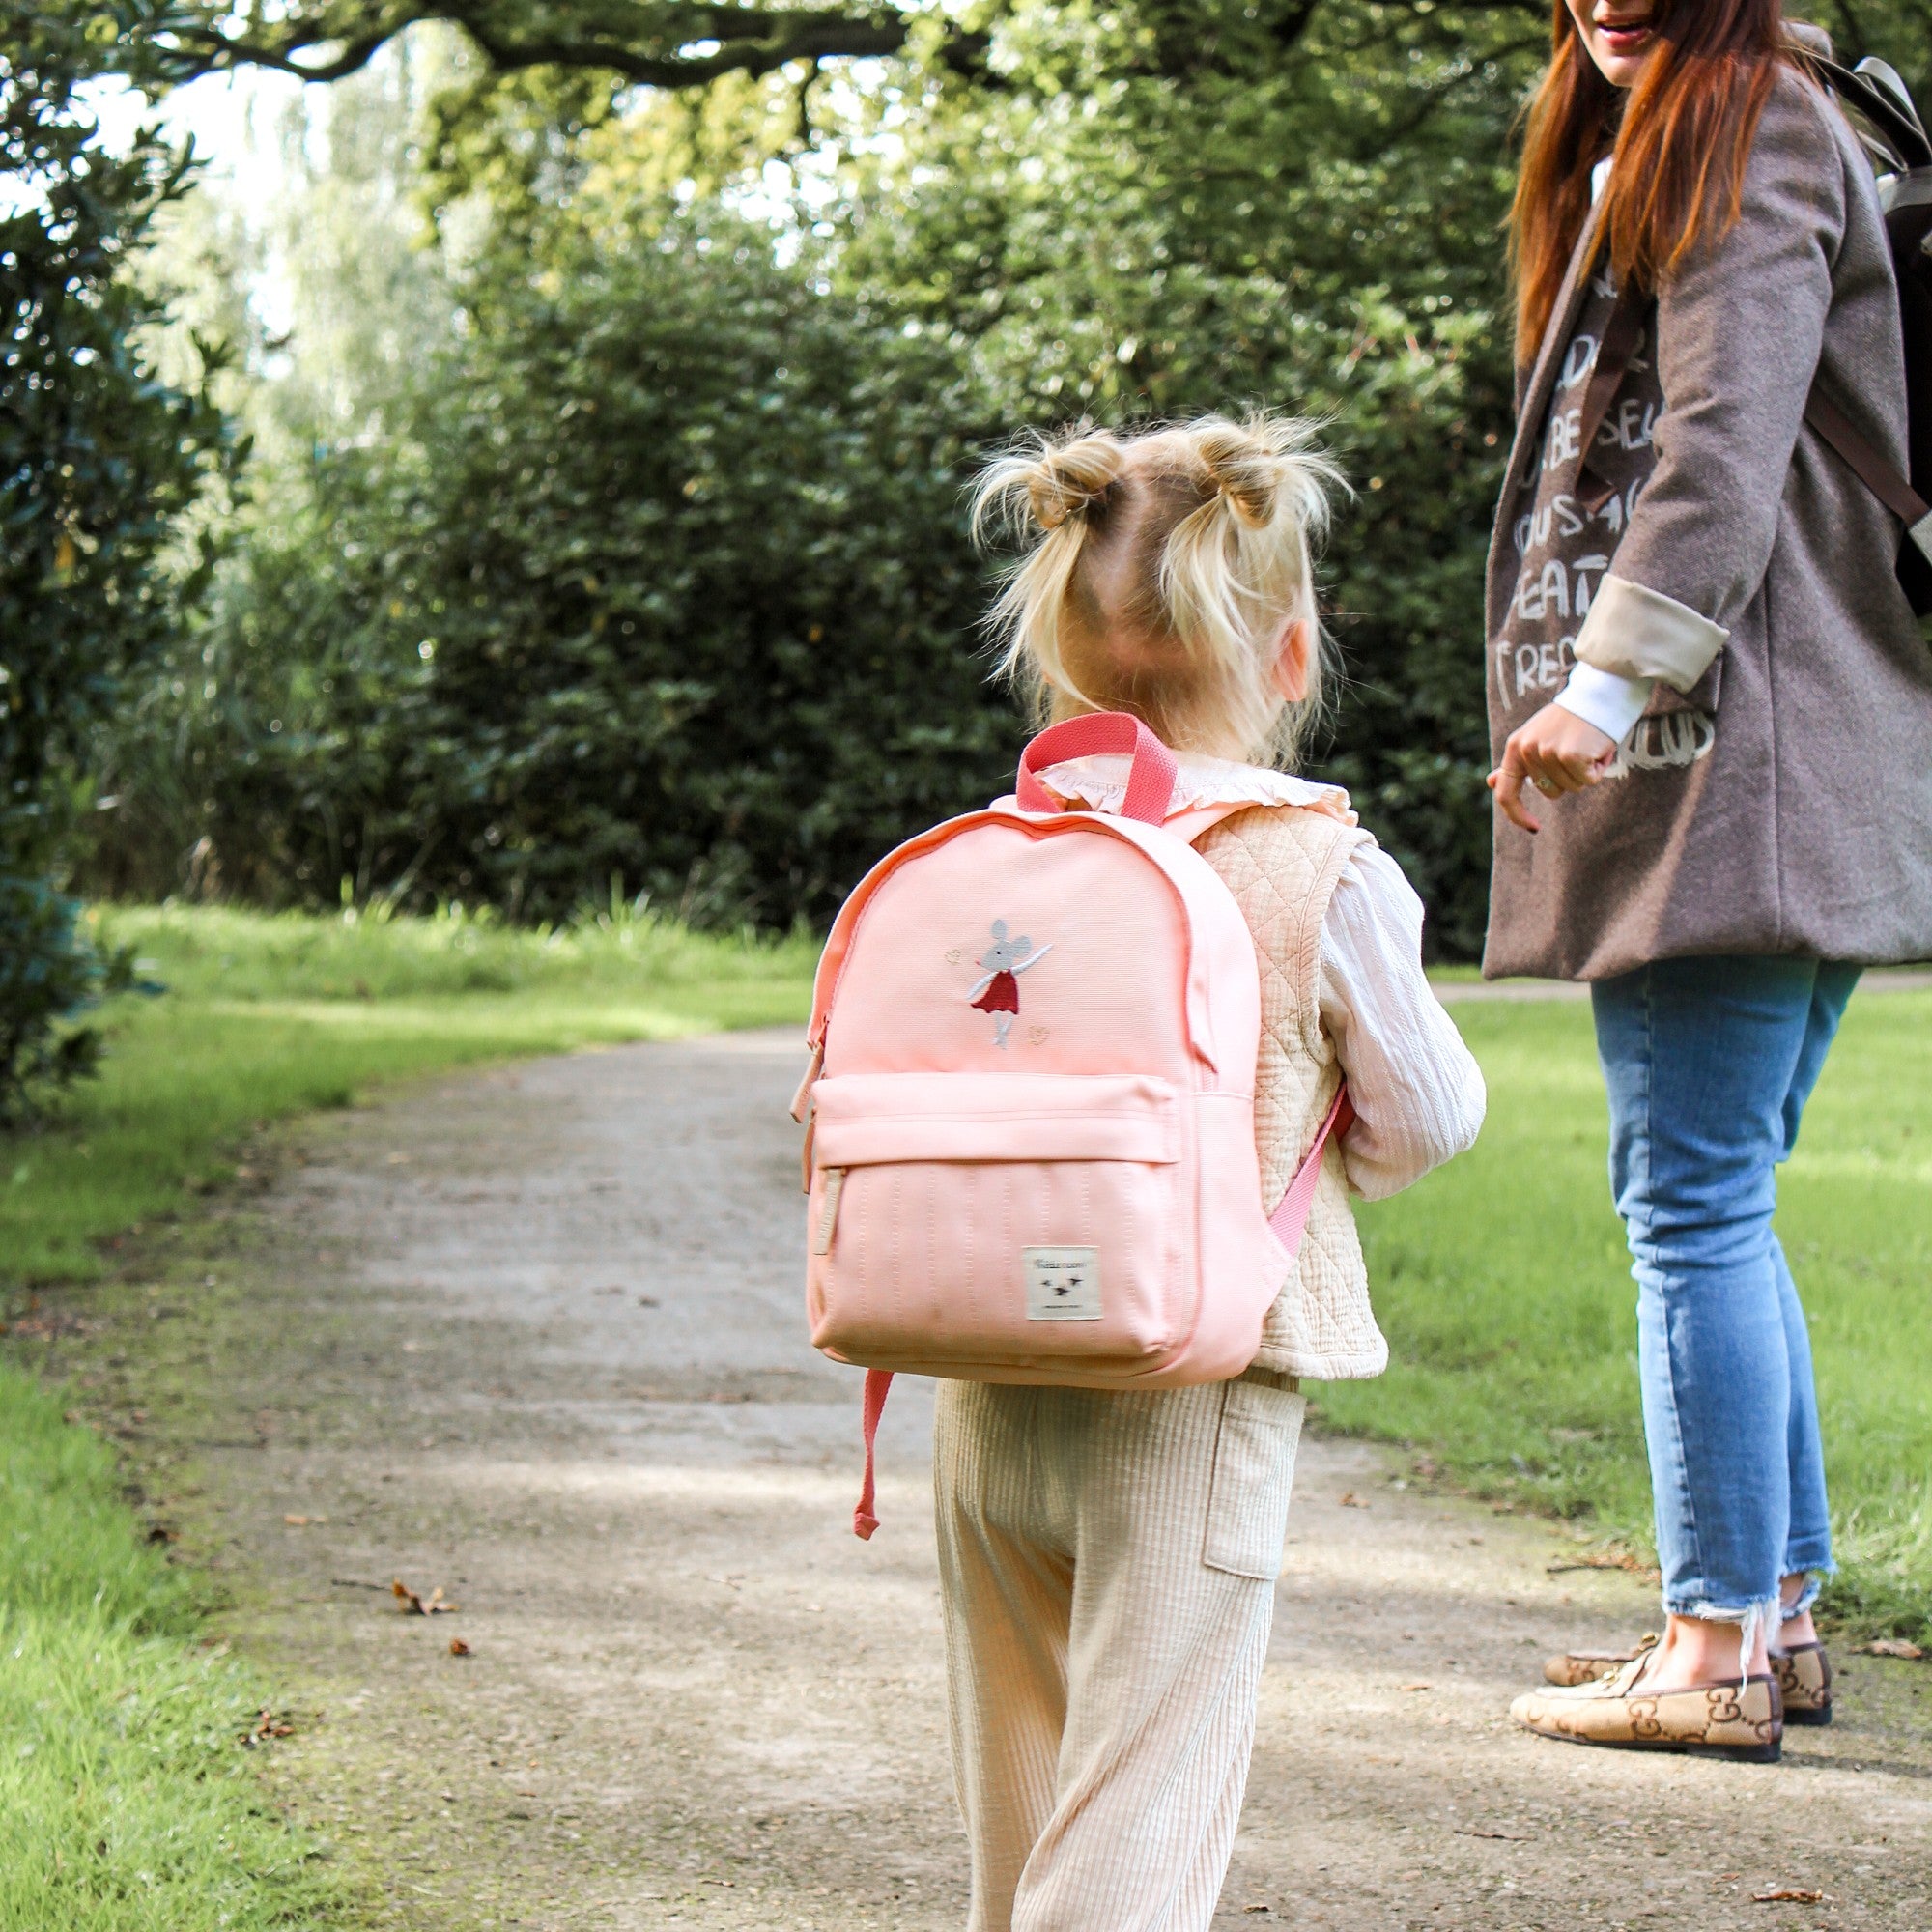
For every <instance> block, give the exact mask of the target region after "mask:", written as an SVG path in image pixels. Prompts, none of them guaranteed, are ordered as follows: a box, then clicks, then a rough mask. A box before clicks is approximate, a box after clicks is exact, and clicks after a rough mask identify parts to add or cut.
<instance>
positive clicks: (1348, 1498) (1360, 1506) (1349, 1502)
mask: <svg viewBox="0 0 1932 1932" xmlns="http://www.w3.org/2000/svg"><path fill="white" fill-rule="evenodd" d="M1342 1507H1343V1508H1344V1509H1349V1510H1365V1509H1367V1508H1368V1504H1367V1503H1365V1502H1364V1501H1363V1500H1362V1499H1361V1497H1360V1496H1358V1495H1357V1494H1356V1493H1355V1492H1354V1491H1353V1490H1344V1491H1343V1492H1342Z"/></svg>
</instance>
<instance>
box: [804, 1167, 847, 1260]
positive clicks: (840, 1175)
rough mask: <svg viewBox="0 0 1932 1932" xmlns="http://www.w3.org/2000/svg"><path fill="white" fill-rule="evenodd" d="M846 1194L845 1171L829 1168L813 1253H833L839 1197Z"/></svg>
mask: <svg viewBox="0 0 1932 1932" xmlns="http://www.w3.org/2000/svg"><path fill="white" fill-rule="evenodd" d="M844 1192H845V1170H844V1169H843V1168H842V1167H828V1168H827V1169H826V1170H825V1192H824V1194H823V1195H822V1196H821V1197H820V1200H819V1204H818V1226H817V1228H816V1230H815V1231H814V1232H813V1234H812V1236H811V1252H812V1253H813V1254H815V1255H826V1254H830V1253H831V1252H832V1236H833V1234H834V1232H835V1231H836V1230H837V1228H838V1197H839V1196H840V1195H841V1194H843V1193H844Z"/></svg>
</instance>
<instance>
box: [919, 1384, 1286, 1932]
mask: <svg viewBox="0 0 1932 1932" xmlns="http://www.w3.org/2000/svg"><path fill="white" fill-rule="evenodd" d="M1302 1408H1303V1398H1302V1397H1301V1396H1300V1395H1299V1394H1298V1393H1296V1392H1295V1388H1294V1383H1293V1379H1292V1378H1289V1377H1285V1376H1273V1375H1269V1374H1267V1373H1266V1372H1265V1371H1258V1370H1251V1371H1250V1372H1249V1374H1248V1376H1247V1377H1245V1378H1241V1379H1239V1380H1236V1381H1231V1382H1212V1383H1208V1384H1205V1385H1203V1386H1201V1387H1197V1388H1180V1389H1150V1390H1143V1391H1132V1392H1119V1391H1113V1390H1092V1389H1066V1388H1022V1387H1004V1386H998V1387H996V1386H991V1385H987V1384H982V1383H976V1382H957V1381H947V1382H942V1383H941V1384H940V1389H939V1403H938V1411H937V1418H936V1422H935V1428H934V1443H933V1447H934V1454H933V1481H934V1488H935V1492H936V1500H937V1519H938V1529H939V1565H940V1578H941V1585H942V1595H943V1601H944V1609H945V1624H946V1659H947V1685H948V1692H949V1697H950V1702H951V1707H952V1754H953V1769H954V1775H955V1776H956V1778H957V1781H958V1788H959V1803H960V1807H961V1809H962V1810H963V1811H964V1812H965V1815H966V1829H967V1833H968V1836H969V1838H970V1840H971V1843H972V1853H973V1904H972V1913H971V1918H970V1920H969V1923H970V1927H971V1932H1205V1928H1206V1927H1207V1926H1208V1922H1209V1920H1210V1919H1211V1918H1213V1915H1214V1905H1215V1901H1216V1899H1217V1898H1218V1897H1219V1896H1220V1891H1221V1882H1222V1879H1223V1878H1224V1877H1225V1875H1226V1873H1227V1868H1228V1860H1229V1857H1230V1855H1231V1853H1232V1852H1233V1849H1234V1842H1235V1828H1236V1824H1237V1822H1238V1821H1239V1818H1240V1812H1241V1795H1242V1792H1243V1790H1244V1788H1245V1786H1246V1783H1247V1776H1248V1759H1249V1755H1250V1753H1251V1752H1252V1750H1253V1747H1254V1734H1255V1700H1256V1696H1257V1693H1258V1691H1259V1689H1260V1685H1261V1673H1262V1662H1263V1660H1264V1657H1265V1656H1266V1653H1267V1644H1268V1633H1269V1630H1270V1628H1271V1626H1272V1624H1273V1620H1274V1579H1275V1577H1276V1575H1277V1574H1278V1572H1279V1570H1280V1567H1281V1552H1282V1543H1283V1540H1284V1538H1285V1536H1286V1534H1287V1529H1288V1502H1289V1492H1290V1489H1291V1487H1292V1484H1293V1475H1294V1453H1295V1448H1296V1445H1297V1443H1298V1441H1299V1439H1300V1435H1301V1415H1302Z"/></svg>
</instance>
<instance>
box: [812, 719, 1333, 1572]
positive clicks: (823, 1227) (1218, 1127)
mask: <svg viewBox="0 0 1932 1932" xmlns="http://www.w3.org/2000/svg"><path fill="white" fill-rule="evenodd" d="M1100 752H1131V753H1132V754H1133V763H1132V773H1131V777H1130V779H1129V781H1128V786H1127V796H1126V803H1125V808H1124V811H1123V813H1122V814H1121V815H1118V816H1117V815H1115V814H1112V813H1105V812H1097V811H1066V810H1062V809H1061V807H1060V805H1059V803H1058V802H1057V801H1056V800H1055V799H1054V798H1052V797H1051V796H1050V795H1049V794H1048V793H1047V792H1046V790H1045V789H1044V788H1043V787H1042V786H1041V785H1040V783H1039V781H1038V780H1037V777H1036V774H1037V772H1039V771H1041V770H1044V769H1045V768H1046V767H1048V766H1050V765H1052V764H1054V763H1057V762H1058V761H1060V760H1061V759H1064V758H1071V757H1081V756H1085V755H1087V754H1089V753H1100ZM1175 778H1176V764H1175V759H1174V754H1173V753H1171V752H1169V751H1168V749H1167V748H1166V746H1164V745H1163V744H1161V743H1160V741H1159V740H1158V739H1157V738H1155V737H1154V736H1153V734H1152V733H1151V731H1149V730H1148V729H1147V727H1146V726H1145V725H1142V724H1140V723H1139V721H1138V720H1136V719H1133V718H1131V717H1128V716H1126V715H1125V714H1122V713H1114V712H1110V713H1102V714H1098V715H1094V716H1090V717H1083V718H1077V719H1072V720H1070V721H1068V722H1067V723H1066V724H1064V725H1055V726H1054V727H1053V728H1052V729H1050V730H1047V731H1044V732H1042V733H1041V734H1040V735H1039V736H1038V737H1037V738H1036V739H1034V741H1033V742H1032V743H1031V744H1030V745H1029V746H1028V747H1027V749H1026V751H1025V753H1024V754H1023V755H1022V757H1021V759H1020V769H1019V783H1018V786H1017V790H1016V795H1015V799H1014V800H1013V801H1011V802H1009V801H1006V800H1001V801H999V802H997V803H995V804H994V805H993V806H992V807H990V808H989V809H988V810H984V811H975V812H969V813H967V814H966V816H964V817H963V818H953V819H949V820H948V821H947V822H946V823H945V824H943V825H937V826H934V827H933V829H932V830H931V831H930V832H927V833H924V834H923V835H922V836H921V837H919V838H914V839H911V840H909V841H908V842H907V843H906V844H904V845H901V846H900V847H899V848H898V849H897V850H896V851H895V852H892V853H890V854H888V855H887V857H886V858H884V859H882V860H881V861H880V862H879V864H878V865H876V866H875V867H873V868H872V869H871V871H870V872H869V873H867V876H866V878H865V879H864V880H863V881H862V882H861V883H860V885H859V887H858V890H857V891H856V892H854V893H853V895H852V896H851V897H850V898H849V899H847V900H846V902H845V904H844V906H843V908H842V909H841V910H840V912H839V914H838V919H837V921H836V922H835V923H834V924H833V927H832V935H831V937H830V938H829V939H828V940H827V941H826V945H825V952H824V956H823V957H822V959H821V960H820V961H819V966H818V975H817V980H816V982H815V984H814V987H813V991H812V1014H811V1031H810V1035H809V1036H808V1042H809V1044H810V1047H811V1054H812V1057H811V1065H810V1069H809V1070H808V1071H807V1074H806V1077H805V1081H804V1083H803V1084H802V1086H801V1087H800V1089H799V1095H798V1099H797V1100H796V1101H795V1102H794V1104H793V1110H792V1111H793V1114H794V1116H795V1117H796V1118H798V1119H800V1120H807V1119H808V1117H809V1124H808V1128H807V1134H806V1143H805V1177H806V1186H807V1189H808V1192H809V1194H810V1205H809V1208H808V1212H807V1248H808V1260H807V1288H806V1302H807V1309H808V1313H809V1315H810V1321H811V1340H812V1344H813V1346H814V1347H816V1348H818V1349H821V1350H824V1351H825V1353H827V1354H828V1355H830V1356H832V1357H833V1359H834V1360H835V1361H840V1362H854V1363H863V1364H864V1365H865V1366H866V1367H867V1369H868V1371H869V1373H868V1374H867V1378H866V1396H865V1410H864V1415H865V1424H864V1433H865V1441H866V1477H865V1489H864V1493H863V1495H862V1496H861V1499H860V1503H859V1507H858V1509H857V1511H856V1512H855V1513H854V1517H853V1527H854V1529H855V1530H856V1531H857V1533H858V1534H859V1535H860V1536H862V1537H868V1536H870V1535H871V1533H872V1530H873V1529H874V1528H875V1527H876V1526H877V1518H876V1517H875V1516H874V1514H873V1508H872V1505H873V1494H874V1492H873V1470H872V1463H873V1437H874V1435H875V1434H876V1432H877V1428H878V1421H879V1414H880V1411H881V1410H882V1409H883V1408H884V1406H885V1400H886V1392H887V1390H888V1388H889V1387H890V1385H891V1382H892V1377H893V1374H894V1372H895V1371H897V1370H904V1371H907V1372H908V1373H911V1374H917V1375H929V1376H955V1377H959V1378H964V1379H966V1380H970V1381H988V1382H1051V1383H1057V1384H1060V1385H1062V1386H1070V1387H1077V1388H1120V1389H1129V1388H1159V1387H1163V1386H1170V1385H1173V1384H1177V1383H1182V1382H1207V1381H1220V1380H1225V1379H1227V1378H1230V1377H1233V1376H1237V1375H1239V1374H1240V1373H1241V1372H1242V1370H1244V1369H1245V1368H1247V1367H1248V1365H1249V1364H1250V1363H1251V1362H1253V1360H1254V1358H1255V1353H1256V1350H1258V1349H1259V1347H1260V1345H1261V1335H1262V1323H1263V1321H1264V1319H1265V1317H1266V1315H1267V1311H1268V1307H1269V1305H1270V1303H1272V1301H1273V1300H1274V1297H1275V1295H1276V1293H1277V1292H1278V1291H1279V1290H1280V1287H1281V1284H1282V1282H1283V1280H1284V1278H1285V1277H1286V1275H1287V1273H1288V1269H1289V1267H1290V1265H1291V1264H1292V1262H1293V1256H1294V1253H1295V1251H1296V1249H1297V1248H1298V1247H1299V1245H1300V1241H1301V1235H1302V1231H1303V1229H1304V1228H1305V1226H1306V1225H1307V1220H1308V1210H1309V1206H1310V1204H1311V1202H1312V1200H1313V1198H1314V1193H1315V1182H1316V1179H1317V1176H1318V1175H1319V1173H1320V1170H1321V1157H1322V1151H1323V1149H1324V1148H1325V1146H1326V1144H1327V1142H1328V1140H1329V1137H1330V1136H1331V1135H1334V1134H1339V1133H1343V1132H1346V1131H1347V1129H1348V1125H1349V1122H1350V1119H1351V1118H1352V1116H1351V1114H1350V1111H1349V1104H1348V1094H1347V1089H1346V1088H1345V1089H1344V1090H1343V1091H1342V1093H1341V1094H1338V1095H1337V1098H1336V1101H1335V1105H1334V1108H1333V1109H1332V1110H1331V1111H1330V1113H1329V1115H1328V1118H1327V1120H1325V1121H1324V1122H1322V1125H1321V1131H1320V1132H1319V1133H1318V1135H1317V1136H1316V1139H1315V1144H1314V1146H1313V1147H1312V1148H1311V1149H1310V1151H1309V1152H1308V1154H1307V1156H1306V1158H1305V1159H1304V1160H1303V1162H1302V1164H1301V1167H1300V1169H1299V1171H1298V1172H1297V1173H1296V1175H1295V1177H1294V1179H1293V1182H1292V1183H1291V1184H1290V1186H1289V1189H1288V1192H1287V1194H1286V1195H1285V1196H1284V1197H1283V1199H1282V1201H1281V1202H1280V1204H1279V1205H1278V1206H1277V1207H1276V1208H1275V1209H1274V1212H1273V1213H1272V1214H1271V1215H1270V1214H1269V1213H1268V1212H1267V1211H1266V1209H1265V1208H1264V1206H1263V1202H1262V1183H1261V1169H1260V1164H1259V1161H1258V1158H1257V1155H1256V1151H1255V1094H1254V1085H1255V1065H1256V1061H1257V1058H1258V1055H1259V1052H1260V1043H1261V976H1260V970H1259V967H1258V964H1257V961H1256V956H1255V946H1254V940H1253V938H1252V937H1251V936H1250V934H1249V931H1248V926H1247V923H1246V921H1245V920H1244V919H1243V918H1242V916H1241V912H1240V908H1239V907H1238V906H1237V905H1236V902H1235V898H1234V895H1232V894H1231V893H1230V892H1229V890H1228V888H1227V886H1226V885H1225V884H1224V883H1223V882H1222V880H1221V879H1220V877H1219V875H1218V874H1217V873H1216V872H1215V871H1214V869H1213V868H1212V867H1210V866H1209V865H1208V862H1207V861H1206V860H1205V859H1203V858H1202V857H1201V855H1200V854H1199V853H1198V852H1196V851H1195V850H1194V849H1193V847H1192V845H1191V844H1190V843H1189V842H1188V840H1189V839H1191V838H1197V837H1198V836H1199V835H1200V834H1201V833H1203V832H1205V831H1206V830H1207V829H1208V826H1209V825H1211V824H1214V823H1215V822H1217V821H1218V820H1219V819H1221V818H1223V817H1225V816H1227V815H1228V813H1230V812H1232V811H1237V810H1244V809H1245V808H1244V807H1242V806H1239V805H1226V806H1208V807H1204V808H1199V809H1197V810H1192V811H1184V812H1182V813H1179V814H1178V815H1176V816H1175V817H1172V818H1170V817H1169V816H1168V805H1169V802H1170V800H1171V798H1172V795H1173V791H1174V784H1175Z"/></svg>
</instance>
